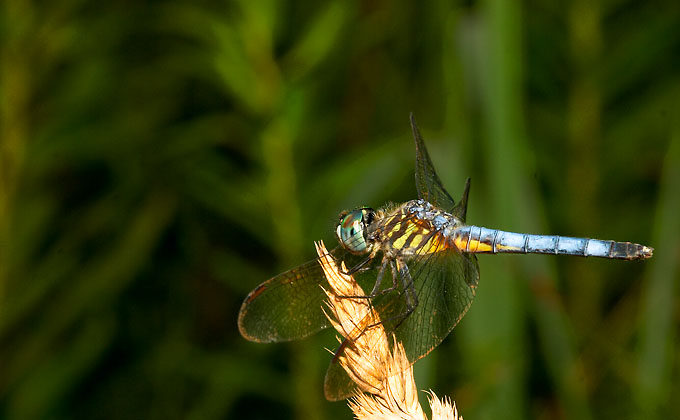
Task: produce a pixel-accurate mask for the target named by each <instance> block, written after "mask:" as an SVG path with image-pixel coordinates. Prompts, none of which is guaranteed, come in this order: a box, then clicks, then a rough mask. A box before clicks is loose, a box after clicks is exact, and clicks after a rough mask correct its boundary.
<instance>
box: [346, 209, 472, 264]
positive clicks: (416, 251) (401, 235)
mask: <svg viewBox="0 0 680 420" xmlns="http://www.w3.org/2000/svg"><path fill="white" fill-rule="evenodd" d="M461 225H463V223H462V222H461V221H460V220H459V219H458V218H456V217H455V216H453V215H452V214H450V213H447V212H445V211H443V210H440V209H438V208H436V207H434V206H433V205H431V204H430V203H428V202H427V201H425V200H422V199H419V200H412V201H408V202H406V203H404V204H401V205H399V206H396V207H394V206H390V207H388V208H384V209H380V210H378V211H374V210H372V209H370V208H367V207H363V208H359V209H356V210H353V211H351V212H345V213H342V214H341V215H340V222H339V223H338V226H337V229H336V234H337V236H338V240H339V241H340V244H342V246H343V247H345V249H347V250H348V251H350V252H352V253H354V254H366V253H374V252H377V251H378V250H380V251H383V252H384V253H386V255H394V254H399V255H401V256H415V255H423V254H429V253H432V252H439V251H442V250H444V249H446V248H448V247H450V246H454V245H453V243H452V242H451V241H450V240H448V238H452V234H453V232H454V229H455V228H456V227H458V226H461Z"/></svg>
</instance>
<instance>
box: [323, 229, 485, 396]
mask: <svg viewBox="0 0 680 420" xmlns="http://www.w3.org/2000/svg"><path fill="white" fill-rule="evenodd" d="M442 244H443V242H442ZM407 266H408V273H409V276H410V279H408V278H406V279H403V280H404V282H409V281H412V282H413V287H414V290H415V291H416V294H417V297H418V305H417V306H416V307H415V309H414V310H413V312H412V313H411V314H410V315H408V316H405V314H406V313H408V307H409V305H408V303H407V302H408V301H407V298H406V295H405V292H404V289H403V288H401V289H400V290H399V292H396V291H395V292H390V293H387V294H384V295H380V296H377V297H376V298H374V299H373V306H374V308H375V309H376V310H377V311H378V313H379V314H380V319H381V321H382V323H383V325H384V327H385V330H386V331H388V332H394V333H395V335H396V337H397V340H398V341H400V342H401V343H402V344H403V345H404V349H405V350H406V355H407V357H408V359H409V361H411V363H414V362H416V361H417V360H418V359H420V358H422V357H424V356H426V355H427V354H428V353H429V352H430V351H432V350H433V349H434V348H435V347H437V346H438V345H439V344H440V343H441V342H442V340H444V338H446V336H447V335H448V334H449V333H450V332H451V330H452V329H453V328H454V327H455V326H456V325H457V324H458V322H459V321H460V320H461V319H462V318H463V316H464V315H465V313H466V312H467V310H468V308H469V307H470V304H471V303H472V299H473V298H474V296H475V291H476V288H477V283H478V281H479V266H478V264H477V259H476V257H475V255H473V254H463V253H461V252H459V251H458V250H457V249H455V248H448V247H445V245H442V246H441V249H440V250H437V252H433V253H428V254H426V255H422V256H419V257H416V258H414V259H411V260H407ZM399 281H400V282H402V279H400V280H399ZM402 284H403V283H402ZM348 345H351V344H350V343H349V342H347V340H345V341H344V342H343V343H342V345H341V346H340V347H339V348H338V350H337V351H336V357H334V359H333V363H331V365H330V366H329V368H328V371H327V372H326V378H325V383H324V393H325V396H326V398H327V399H329V400H331V401H337V400H342V399H346V398H348V397H349V396H351V395H352V392H353V390H354V389H356V385H355V384H354V383H353V382H352V381H351V380H350V378H349V377H348V375H347V373H346V372H345V371H344V370H343V369H342V367H341V366H340V363H337V359H338V358H337V356H338V355H339V354H340V353H341V352H342V351H344V348H345V347H346V346H348Z"/></svg>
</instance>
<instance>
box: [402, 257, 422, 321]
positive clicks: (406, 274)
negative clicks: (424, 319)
mask: <svg viewBox="0 0 680 420" xmlns="http://www.w3.org/2000/svg"><path fill="white" fill-rule="evenodd" d="M397 266H398V268H399V277H400V278H401V282H402V284H403V286H404V294H405V295H406V311H405V312H404V314H403V316H404V318H405V317H406V316H408V315H410V314H411V312H413V311H414V310H415V309H416V306H418V294H417V293H416V290H415V287H414V284H413V278H412V277H411V272H410V271H409V270H408V266H407V265H406V264H404V263H403V262H397Z"/></svg>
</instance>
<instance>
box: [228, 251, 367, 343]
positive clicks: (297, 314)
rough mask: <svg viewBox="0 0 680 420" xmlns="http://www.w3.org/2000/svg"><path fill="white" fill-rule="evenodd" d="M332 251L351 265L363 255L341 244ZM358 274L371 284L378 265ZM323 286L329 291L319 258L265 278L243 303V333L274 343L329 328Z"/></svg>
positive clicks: (251, 339)
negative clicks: (358, 254) (325, 312)
mask: <svg viewBox="0 0 680 420" xmlns="http://www.w3.org/2000/svg"><path fill="white" fill-rule="evenodd" d="M329 253H330V254H331V255H332V256H333V258H335V260H336V261H345V263H346V264H347V267H350V268H351V267H354V265H356V264H358V263H359V262H360V261H361V260H362V259H363V258H364V257H357V256H355V255H352V254H350V253H349V252H347V251H345V250H344V249H343V248H342V247H341V246H338V247H336V248H335V249H333V250H332V251H329ZM356 277H357V280H358V281H359V282H360V284H361V285H362V286H363V287H372V285H373V283H375V267H372V266H371V264H367V265H366V267H365V269H364V270H363V271H362V272H361V273H360V274H357V276H356ZM322 288H324V289H326V290H328V288H329V287H328V281H327V280H326V277H325V276H324V273H323V270H322V269H321V266H320V265H319V261H318V260H316V259H314V260H311V261H308V262H306V263H304V264H302V265H300V266H298V267H295V268H293V269H292V270H289V271H286V272H284V273H281V274H279V275H278V276H276V277H273V278H271V279H269V280H267V281H265V282H264V283H262V284H261V285H259V286H257V287H256V288H255V289H254V290H253V291H252V292H250V294H249V295H248V296H247V297H246V299H245V300H244V301H243V304H242V305H241V310H240V311H239V317H238V327H239V331H240V332H241V335H242V336H243V337H245V338H246V339H248V340H250V341H255V342H259V343H271V342H278V341H290V340H297V339H301V338H304V337H307V336H309V335H311V334H314V333H316V332H318V331H320V330H322V329H324V328H327V327H329V326H330V322H329V321H328V319H327V318H326V315H325V314H324V312H323V309H322V308H323V305H324V301H325V300H326V294H325V293H324V291H323V289H322ZM369 290H370V289H369Z"/></svg>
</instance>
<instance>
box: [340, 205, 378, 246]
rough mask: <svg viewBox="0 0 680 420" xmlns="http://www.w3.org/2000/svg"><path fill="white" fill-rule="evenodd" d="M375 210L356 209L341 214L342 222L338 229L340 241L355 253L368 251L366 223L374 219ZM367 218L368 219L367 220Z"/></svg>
mask: <svg viewBox="0 0 680 420" xmlns="http://www.w3.org/2000/svg"><path fill="white" fill-rule="evenodd" d="M373 213H374V212H373V210H371V209H366V208H362V209H356V210H352V211H351V212H349V213H347V214H345V215H344V216H341V218H340V223H338V227H337V229H336V234H337V235H338V241H340V244H342V246H343V247H345V249H347V250H348V251H349V252H352V253H354V254H364V253H366V252H368V244H367V242H366V225H367V223H370V220H368V219H371V220H372V215H373ZM365 218H366V219H367V220H365Z"/></svg>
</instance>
